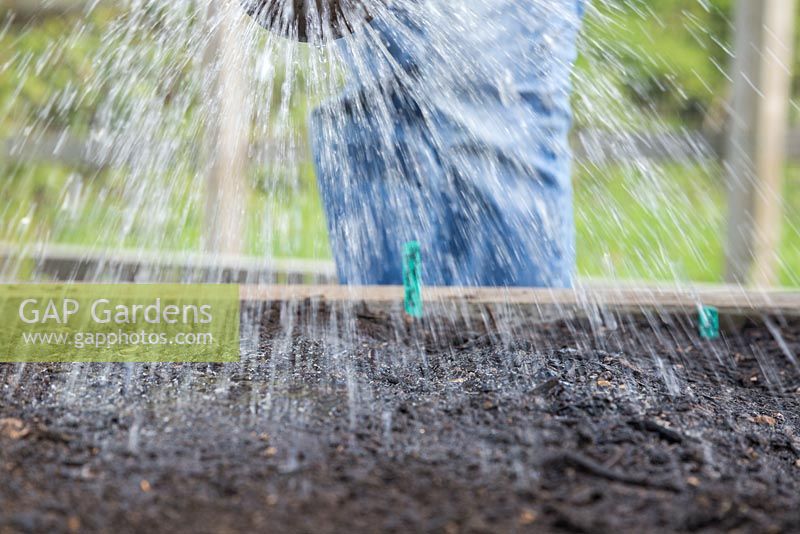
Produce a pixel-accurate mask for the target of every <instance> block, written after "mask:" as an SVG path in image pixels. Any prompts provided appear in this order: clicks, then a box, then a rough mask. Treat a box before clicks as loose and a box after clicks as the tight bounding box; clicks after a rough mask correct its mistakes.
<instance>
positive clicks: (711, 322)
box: [698, 306, 719, 339]
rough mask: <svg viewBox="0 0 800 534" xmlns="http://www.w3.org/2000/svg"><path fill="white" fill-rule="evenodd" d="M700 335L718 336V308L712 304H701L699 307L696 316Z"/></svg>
mask: <svg viewBox="0 0 800 534" xmlns="http://www.w3.org/2000/svg"><path fill="white" fill-rule="evenodd" d="M698 327H699V329H700V337H701V338H703V339H718V338H719V310H718V309H717V308H714V307H713V306H703V307H702V308H700V316H699V318H698Z"/></svg>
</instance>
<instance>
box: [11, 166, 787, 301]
mask: <svg viewBox="0 0 800 534" xmlns="http://www.w3.org/2000/svg"><path fill="white" fill-rule="evenodd" d="M786 174H787V182H786V193H785V203H786V208H787V211H786V215H785V227H784V238H783V243H782V248H781V251H780V258H781V262H782V270H781V281H782V283H783V284H785V285H787V286H800V279H799V278H798V275H797V273H800V210H798V209H797V206H800V165H793V166H791V167H790V168H789V169H788V170H787V173H786ZM301 175H302V177H303V178H302V179H301V183H300V184H299V185H297V186H296V187H289V186H286V187H282V188H277V189H275V190H274V191H272V192H270V193H267V192H264V191H263V190H261V189H259V188H257V187H254V188H253V189H252V191H251V195H250V199H249V210H248V213H249V219H248V226H247V232H246V244H245V250H246V252H247V253H248V254H251V255H258V256H267V255H271V256H275V257H295V258H307V259H328V258H330V255H331V254H330V247H329V245H328V238H327V229H326V223H325V217H324V213H323V210H322V206H321V201H320V198H319V193H318V191H317V189H316V186H315V185H314V183H315V182H314V179H313V169H312V168H311V166H310V164H306V165H304V166H303V167H302V169H301ZM75 179H76V178H75V175H74V174H72V173H70V172H68V171H67V170H65V169H62V168H58V167H54V166H44V165H43V166H39V167H37V168H35V169H30V168H28V169H27V170H26V171H25V172H24V173H18V174H16V175H14V174H12V175H11V176H10V179H9V180H8V181H6V182H5V184H4V186H3V188H2V190H1V191H0V193H2V194H3V196H4V198H5V199H6V200H5V201H4V204H3V205H4V211H3V212H2V216H0V225H1V226H0V228H2V234H0V238H2V239H3V240H7V241H15V242H31V241H51V242H59V243H68V244H73V245H82V246H91V247H97V246H100V247H108V248H120V247H140V248H150V249H156V250H159V249H160V250H169V251H174V250H184V251H187V250H188V251H198V250H200V249H201V235H202V230H203V228H202V210H203V206H202V204H199V203H198V202H196V200H195V201H193V200H192V198H195V197H191V198H190V197H189V196H181V195H180V194H178V192H181V191H182V192H183V193H186V194H187V195H188V193H187V192H188V191H193V189H194V188H192V187H191V181H190V180H187V183H186V184H185V187H184V188H179V191H178V192H176V193H175V195H174V198H175V202H176V203H177V204H176V209H174V210H172V213H173V218H172V219H170V220H169V221H168V222H167V228H168V230H167V234H169V238H167V237H166V236H165V239H164V241H163V242H161V243H142V242H139V241H138V240H137V238H136V236H137V235H139V234H141V235H143V236H148V235H152V232H151V231H142V232H137V231H136V230H137V229H136V228H135V227H134V228H133V229H132V231H130V232H129V233H128V234H125V235H128V240H127V241H126V242H119V241H118V240H115V237H114V236H115V235H116V234H115V233H114V231H113V229H114V228H115V227H118V226H119V225H122V224H123V221H122V218H123V216H122V212H123V210H122V208H123V206H124V202H125V200H124V196H123V195H121V194H120V192H119V191H117V190H115V189H114V188H113V187H110V186H109V182H110V183H114V182H115V180H104V179H103V177H102V176H100V177H98V178H97V181H95V182H93V181H92V180H91V179H86V180H84V181H83V182H82V183H83V186H82V189H80V190H79V191H78V190H77V189H76V187H75V186H74V183H75ZM71 184H72V185H71ZM76 191H78V192H80V195H81V198H80V200H78V199H77V198H75V197H73V198H70V195H75V194H76ZM78 203H79V204H78ZM575 203H576V220H577V230H578V270H579V273H580V275H581V276H584V277H593V278H609V279H645V280H662V281H674V280H694V281H699V282H720V281H722V279H723V272H724V254H723V243H722V236H724V230H725V222H726V211H725V195H724V188H723V185H722V181H721V178H720V173H719V169H718V167H717V166H715V165H712V166H709V167H701V166H695V167H683V166H679V165H665V166H659V167H653V168H651V169H647V170H641V169H638V170H637V169H636V168H631V167H622V166H614V167H607V168H602V169H597V168H593V169H584V170H582V171H579V172H578V173H577V175H576V178H575ZM146 223H147V221H146V218H143V220H140V221H139V222H138V224H146ZM101 229H102V230H101ZM109 229H112V231H109Z"/></svg>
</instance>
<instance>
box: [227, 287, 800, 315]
mask: <svg viewBox="0 0 800 534" xmlns="http://www.w3.org/2000/svg"><path fill="white" fill-rule="evenodd" d="M240 294H241V298H242V300H244V301H250V302H276V301H277V302H281V301H297V300H309V299H310V300H322V301H327V302H338V303H360V302H362V303H367V304H369V303H375V304H388V303H401V302H402V301H403V295H404V293H403V288H402V287H398V286H313V285H268V286H253V285H249V286H248V285H245V286H242V287H241V292H240ZM423 298H424V300H425V302H428V303H434V304H436V303H448V302H458V303H466V304H475V305H503V304H507V305H522V306H524V305H529V306H534V307H536V306H542V307H559V308H587V307H591V306H600V307H605V308H611V309H625V310H648V309H652V310H676V311H677V310H679V311H691V310H695V309H698V307H700V306H713V307H716V308H718V309H719V311H720V312H721V313H724V314H734V315H738V314H752V313H765V314H780V315H800V292H797V291H780V290H759V289H746V288H742V287H739V286H686V287H667V286H635V285H618V286H610V285H597V284H588V285H581V286H579V287H576V288H575V289H533V288H465V287H429V288H425V289H424V290H423Z"/></svg>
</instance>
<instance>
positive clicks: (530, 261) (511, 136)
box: [312, 0, 582, 287]
mask: <svg viewBox="0 0 800 534" xmlns="http://www.w3.org/2000/svg"><path fill="white" fill-rule="evenodd" d="M486 1H487V2H488V3H487V6H491V7H486V8H485V9H487V14H486V15H485V16H486V17H490V20H491V21H494V22H501V23H502V28H503V29H504V31H503V32H495V33H496V34H497V35H495V34H488V36H487V35H481V36H480V41H479V42H477V40H478V38H476V42H475V43H471V42H470V38H468V37H465V38H464V44H463V48H465V49H466V50H467V51H466V53H465V57H470V56H471V55H472V52H470V51H469V47H470V46H474V47H475V51H474V53H475V54H479V55H477V56H473V57H475V58H476V59H475V61H482V62H483V63H482V64H481V66H480V67H479V68H478V69H475V70H476V72H470V73H469V74H468V75H466V74H465V75H461V73H460V72H459V70H458V69H459V67H458V65H457V64H456V65H451V64H450V63H449V62H446V61H443V60H442V58H441V57H440V58H437V57H435V54H430V52H422V51H425V50H426V47H425V46H424V45H425V43H426V40H427V39H428V37H427V36H428V35H429V32H431V31H433V30H431V29H430V28H426V27H424V25H420V24H418V23H414V22H412V19H411V17H410V16H404V15H403V14H399V15H397V17H396V18H393V19H392V20H378V21H374V22H373V23H372V25H373V28H374V29H375V30H376V32H377V34H378V35H380V36H381V40H382V41H383V42H384V43H385V44H386V45H388V49H389V51H390V53H391V54H392V55H393V57H394V59H395V60H396V64H399V65H401V66H402V68H403V69H404V70H405V73H406V74H407V75H402V74H401V75H400V76H399V77H398V76H397V74H396V73H395V74H394V75H393V76H395V77H397V78H398V79H390V80H389V81H388V82H386V77H385V73H386V72H387V71H389V70H390V69H387V68H386V67H385V66H383V67H382V66H381V65H380V64H378V62H374V63H371V64H370V66H368V67H364V66H363V62H362V64H360V65H354V66H353V67H352V68H353V69H354V70H355V71H357V72H356V73H355V74H354V75H353V77H352V79H353V81H352V82H351V84H350V86H348V87H347V88H346V89H345V92H344V94H343V95H342V96H341V97H340V98H338V99H335V100H333V101H331V102H330V103H328V104H326V105H324V106H322V107H321V108H320V109H319V110H317V111H315V113H314V115H313V118H312V132H314V138H313V139H312V142H313V145H314V154H315V161H316V167H317V174H318V181H319V185H320V189H321V192H322V199H323V204H324V206H325V210H326V215H327V218H328V227H329V233H330V239H331V245H332V248H333V253H334V258H335V260H336V264H337V268H338V272H339V277H340V279H341V282H342V283H344V284H353V285H365V284H366V285H386V284H392V285H394V284H402V280H403V277H402V273H403V265H402V250H403V244H404V243H406V242H408V241H419V242H420V244H421V247H422V263H423V267H422V274H423V283H425V284H427V285H463V286H506V287H510V286H526V287H570V286H571V285H572V283H573V279H574V271H575V229H574V215H573V206H572V185H571V180H570V174H571V154H570V151H569V146H568V139H567V138H568V133H569V129H570V125H571V113H570V102H569V96H570V90H571V85H570V73H571V67H572V64H573V62H574V57H575V54H576V51H575V41H576V38H577V33H578V30H579V27H580V15H581V11H582V10H581V4H580V0H575V2H566V1H564V0H537V2H539V3H541V4H542V5H538V4H537V3H536V2H533V3H532V2H529V1H528V0H526V1H522V0H486ZM531 4H533V5H531ZM553 6H561V7H558V8H555V7H553ZM564 6H567V7H564ZM477 9H483V8H477ZM556 9H557V10H558V11H554V10H556ZM542 10H548V11H547V13H542V12H541V11H542ZM555 15H558V16H555ZM482 16H483V15H482ZM509 32H510V33H509ZM476 34H477V32H476ZM344 46H345V47H346V46H348V45H347V44H345V45H344ZM351 46H352V45H351ZM445 52H446V51H445ZM344 54H345V57H348V54H349V55H350V56H351V57H354V56H355V54H353V52H352V51H351V50H347V49H346V48H345V50H344ZM428 54H430V55H428ZM371 61H373V60H371ZM372 69H374V72H373V71H372ZM381 73H383V74H381ZM381 76H383V78H381ZM437 77H438V78H437ZM369 79H374V80H382V81H380V82H379V83H371V82H370V81H369ZM432 79H433V80H437V79H438V80H441V79H445V80H446V81H447V83H449V85H444V84H442V83H441V82H438V84H437V83H430V80H432ZM501 85H502V86H503V87H500V86H501ZM443 87H444V88H443ZM378 104H380V105H378Z"/></svg>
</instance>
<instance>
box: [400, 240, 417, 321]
mask: <svg viewBox="0 0 800 534" xmlns="http://www.w3.org/2000/svg"><path fill="white" fill-rule="evenodd" d="M403 285H404V286H405V303H406V313H407V314H408V315H410V316H411V317H414V318H416V319H422V249H421V247H420V245H419V243H418V242H417V241H411V242H409V243H406V244H405V246H404V247H403Z"/></svg>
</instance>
